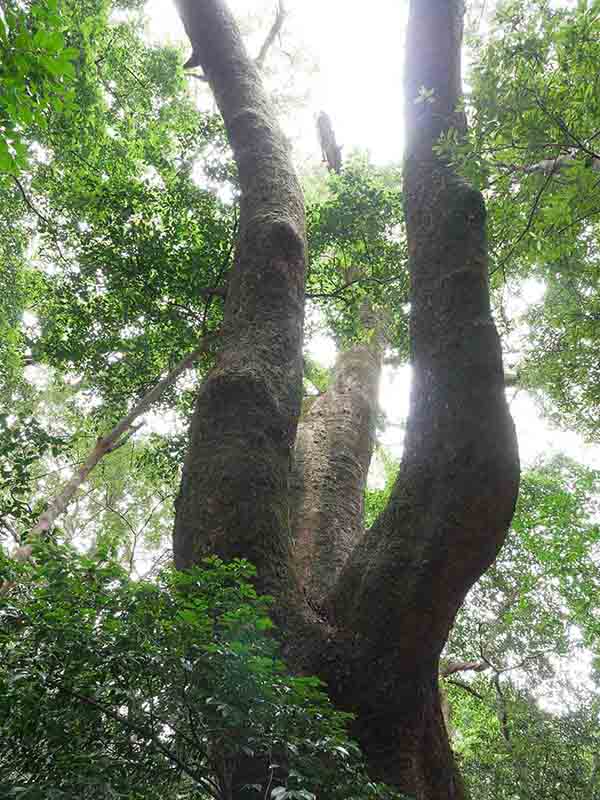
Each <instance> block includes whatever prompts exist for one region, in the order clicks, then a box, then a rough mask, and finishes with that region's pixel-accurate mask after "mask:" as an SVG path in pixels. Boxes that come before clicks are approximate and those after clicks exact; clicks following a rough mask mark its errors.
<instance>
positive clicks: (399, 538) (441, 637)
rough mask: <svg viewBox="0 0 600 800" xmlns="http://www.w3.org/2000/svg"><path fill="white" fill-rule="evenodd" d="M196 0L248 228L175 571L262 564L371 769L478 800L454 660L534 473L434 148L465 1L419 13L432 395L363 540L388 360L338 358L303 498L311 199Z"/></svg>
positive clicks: (412, 156) (414, 405) (364, 355)
mask: <svg viewBox="0 0 600 800" xmlns="http://www.w3.org/2000/svg"><path fill="white" fill-rule="evenodd" d="M178 6H179V8H180V13H181V14H182V18H183V20H184V23H185V25H186V30H187V32H188V34H189V35H190V39H191V40H192V44H193V47H194V58H193V60H194V62H195V63H201V64H202V66H203V67H204V70H205V72H206V76H207V78H208V80H209V82H210V84H211V86H212V88H213V90H214V92H215V95H216V98H217V102H218V103H219V106H220V108H221V110H222V112H223V116H224V119H225V123H226V126H227V130H228V133H229V137H230V141H231V145H232V148H233V151H234V155H235V158H236V161H237V163H238V168H239V171H240V178H241V187H242V200H241V203H242V217H241V223H242V224H241V231H240V241H239V245H238V256H237V260H236V264H235V266H234V271H233V276H232V280H231V284H230V287H231V288H230V291H229V294H228V297H227V303H226V326H227V331H226V333H225V336H224V343H223V349H222V352H221V355H220V358H219V361H218V363H217V366H216V367H215V369H214V370H213V371H212V372H211V374H210V375H209V376H208V377H207V379H206V380H205V382H204V384H203V386H202V388H201V390H200V393H199V398H198V403H197V408H196V412H195V414H194V420H193V423H192V430H191V439H190V447H189V451H188V455H187V458H186V464H185V469H184V476H183V481H182V487H181V492H180V497H179V501H178V508H177V519H176V527H175V540H174V541H175V557H176V563H177V564H178V566H180V567H182V568H184V567H186V566H188V565H190V564H193V563H195V562H196V561H197V560H198V559H199V558H200V556H201V555H202V554H203V553H206V552H217V553H218V554H219V555H221V556H224V557H232V556H244V557H246V558H249V559H250V560H251V561H253V562H254V563H255V564H256V566H257V568H258V570H259V576H260V584H259V585H260V587H261V588H267V589H269V591H270V592H272V593H273V594H275V595H276V596H277V597H278V598H279V609H278V615H279V619H280V622H281V621H283V622H285V621H287V622H288V624H289V626H290V627H289V629H288V632H287V634H288V636H287V642H286V649H287V653H288V656H289V658H290V663H291V664H292V666H293V667H294V668H296V669H301V670H306V671H312V672H317V673H318V674H319V675H321V677H322V678H323V679H324V680H325V681H326V682H327V684H328V687H329V691H330V693H331V696H332V698H333V700H334V702H335V703H336V704H338V705H339V706H340V707H341V708H344V709H346V710H351V711H353V712H354V713H355V715H356V722H355V725H354V731H353V733H354V734H355V735H356V737H357V738H358V740H359V741H360V743H361V745H362V747H363V750H364V752H365V754H366V757H367V760H368V763H369V767H370V770H371V772H372V774H373V776H374V777H376V778H379V779H383V780H386V781H389V782H390V783H392V784H394V785H395V786H397V787H399V788H400V789H402V790H404V791H405V792H406V793H408V794H412V795H414V796H416V797H417V798H418V800H461V799H462V798H463V797H464V789H463V786H462V783H461V781H460V777H459V776H458V774H457V772H456V769H455V766H454V761H453V757H452V753H451V750H450V746H449V743H448V737H447V733H446V729H445V726H444V721H443V717H442V713H441V708H440V699H439V692H438V684H437V675H438V664H439V655H440V652H441V650H442V647H443V645H444V643H445V641H446V638H447V635H448V632H449V630H450V627H451V625H452V623H453V620H454V617H455V615H456V612H457V610H458V607H459V606H460V603H461V602H462V600H463V598H464V596H465V594H466V592H467V591H468V589H469V588H470V586H471V585H472V584H473V583H474V581H475V580H476V579H477V578H478V577H479V575H480V574H481V573H482V572H483V571H484V570H485V569H486V567H487V566H488V565H489V564H490V563H491V562H492V560H493V559H494V557H495V555H496V553H497V551H498V549H499V548H500V546H501V545H502V542H503V540H504V537H505V535H506V531H507V529H508V525H509V523H510V520H511V517H512V513H513V509H514V504H515V500H516V494H517V487H518V475H519V466H518V454H517V448H516V441H515V435H514V428H513V424H512V421H511V419H510V416H509V413H508V409H507V406H506V402H505V397H504V380H503V371H502V362H501V353H500V344H499V340H498V336H497V333H496V330H495V327H494V324H493V321H492V318H491V313H490V304H489V291H488V282H487V254H486V242H485V208H484V204H483V200H482V197H481V195H480V193H479V192H477V191H475V190H473V189H472V188H470V187H469V186H468V185H466V184H465V183H464V182H463V181H461V180H460V179H459V178H458V177H457V176H456V175H455V174H454V173H453V171H452V168H451V167H450V165H449V164H448V163H446V162H445V161H444V160H443V158H440V157H438V156H437V155H436V152H435V149H434V148H435V145H436V142H437V141H438V139H439V137H440V135H442V134H444V133H445V132H447V131H448V130H450V129H452V128H454V129H456V130H457V131H458V132H459V133H460V132H461V131H463V130H464V117H463V115H461V114H459V113H457V110H456V109H457V107H458V104H459V102H460V51H461V39H462V16H463V8H462V0H412V2H411V9H410V20H409V28H408V47H407V68H406V93H405V97H406V120H407V150H406V160H405V177H404V185H405V211H406V221H407V235H408V246H409V268H410V274H411V285H412V289H411V292H412V294H411V343H412V364H413V386H412V393H411V403H410V414H409V421H408V426H407V434H406V444H405V452H404V457H403V460H402V464H401V468H400V472H399V476H398V480H397V483H396V486H395V488H394V491H393V495H392V497H391V500H390V502H389V505H388V507H387V508H386V510H385V511H384V512H383V514H382V515H381V517H380V518H379V520H377V522H376V524H375V525H374V526H373V528H372V530H370V531H368V532H366V533H363V531H362V502H363V500H362V498H363V492H364V485H365V480H366V474H367V470H368V464H369V460H370V454H371V452H372V444H373V424H372V422H373V413H374V408H375V391H376V385H377V374H378V364H377V358H376V357H374V354H373V353H370V352H369V351H368V349H367V348H362V349H361V348H358V349H355V350H354V351H351V352H350V353H347V354H343V355H342V356H341V358H340V360H339V362H338V366H337V369H336V377H335V380H334V382H333V384H332V387H331V389H330V390H329V391H328V392H327V393H326V395H325V396H323V397H321V398H320V399H319V400H318V401H317V402H316V403H315V405H314V407H313V409H312V410H311V412H310V413H309V415H308V416H307V419H306V420H305V421H304V422H303V426H302V428H301V432H300V435H299V437H298V443H297V446H296V449H297V466H296V471H295V473H294V481H293V482H292V483H293V488H294V491H289V489H288V483H289V482H290V481H289V479H290V449H291V447H292V444H293V442H294V437H295V431H296V423H297V417H298V412H299V407H300V389H301V386H300V363H301V362H300V350H301V331H302V288H303V274H304V271H303V270H304V262H303V238H302V237H303V226H302V207H301V198H300V193H299V189H298V186H297V182H296V179H295V177H294V174H293V170H292V168H291V166H290V162H289V158H288V154H287V149H286V145H285V140H284V138H283V137H282V135H281V133H280V132H279V129H278V128H277V126H276V124H275V122H274V120H273V116H272V111H271V109H270V107H269V104H268V101H267V98H266V96H265V94H264V92H263V90H262V89H261V87H260V80H259V77H258V74H257V72H256V69H255V67H254V65H253V64H252V63H251V62H250V61H249V59H248V58H247V56H246V55H245V53H244V51H243V48H242V45H241V43H240V40H239V35H238V34H237V32H236V30H235V27H234V24H233V22H232V20H231V17H230V16H229V15H228V13H227V12H226V10H225V8H224V6H223V5H222V2H221V0H178ZM299 480H302V481H303V483H301V484H300V486H299V485H298V481H299ZM290 509H291V511H292V512H293V516H294V519H293V521H292V524H291V526H290V523H289V511H290ZM292 532H293V534H294V536H293V542H292ZM291 605H293V608H292V609H291V608H290V606H291ZM315 612H316V613H315ZM234 783H237V784H238V785H240V784H241V783H243V781H235V782H234ZM267 794H268V792H267Z"/></svg>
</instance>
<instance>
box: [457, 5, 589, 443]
mask: <svg viewBox="0 0 600 800" xmlns="http://www.w3.org/2000/svg"><path fill="white" fill-rule="evenodd" d="M599 27H600V6H599V5H598V3H596V2H589V3H588V2H583V3H578V4H574V3H571V4H565V3H554V2H549V0H510V1H509V2H502V3H499V4H498V6H497V14H496V17H495V20H494V22H493V24H492V26H491V32H490V33H487V34H486V35H481V36H478V37H472V40H471V45H472V48H473V53H472V61H473V65H472V69H471V72H470V78H469V82H470V89H471V91H470V93H469V95H468V96H467V99H466V107H467V112H468V115H469V119H470V123H471V129H470V136H469V139H468V141H466V142H463V143H460V144H459V143H457V142H456V141H453V140H452V139H451V138H449V139H448V140H447V141H446V142H444V143H443V144H442V145H441V147H442V150H445V151H448V152H449V153H451V155H452V157H453V158H454V159H455V160H456V161H457V162H458V163H459V165H460V167H461V169H462V170H463V172H464V173H465V175H466V176H467V177H468V178H469V179H470V180H471V181H473V182H474V183H475V184H476V185H478V186H479V187H481V189H482V190H483V191H484V193H485V196H486V202H487V207H488V230H489V237H490V244H491V274H492V283H493V285H494V286H495V287H497V288H498V290H499V291H498V293H497V301H498V303H499V304H502V303H503V298H502V293H501V291H500V289H502V288H506V286H508V288H509V289H510V290H511V291H513V292H517V293H518V292H519V290H520V289H519V283H520V282H521V281H522V280H523V278H534V279H535V280H536V281H537V282H538V283H541V284H542V285H543V286H545V288H546V292H545V294H544V297H543V299H542V301H540V302H537V303H536V304H535V305H534V306H533V307H532V308H531V309H530V310H529V312H528V314H527V315H526V317H525V319H524V320H523V321H522V322H523V323H524V326H526V327H525V328H524V331H523V333H524V335H523V336H522V339H521V341H522V343H521V344H520V347H519V349H520V351H521V352H520V361H521V363H520V365H519V370H518V372H519V381H520V383H521V385H523V386H526V387H527V388H529V389H532V390H535V391H537V393H538V396H539V397H540V399H541V400H542V402H543V405H544V409H545V411H546V413H547V414H549V415H550V416H551V417H552V418H553V419H554V420H555V421H558V422H560V423H561V424H563V425H565V426H567V427H571V428H573V427H575V428H577V429H578V430H580V431H581V432H582V433H584V434H585V435H586V436H588V437H590V438H593V439H597V438H598V436H599V435H600V434H599V433H598V424H597V423H598V419H600V413H599V412H600V389H599V387H600V375H599V373H598V360H597V358H596V353H597V347H598V340H599V338H600V327H599V321H600V314H599V300H598V290H599V287H598V275H599V274H600V273H599V265H598V236H599V232H600V228H599V222H600V205H599V204H598V200H597V198H598V185H599V181H600V147H599V146H598V143H599V141H600V140H599V139H598V136H599V132H600V91H599V86H598V67H597V65H598V63H599V60H600V38H599V37H598V29H599ZM526 299H527V298H526ZM511 327H513V328H514V321H513V323H512V324H511V322H510V321H509V322H508V331H507V332H509V333H510V332H511ZM523 345H524V346H523Z"/></svg>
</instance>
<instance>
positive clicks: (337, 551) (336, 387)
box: [292, 345, 381, 613]
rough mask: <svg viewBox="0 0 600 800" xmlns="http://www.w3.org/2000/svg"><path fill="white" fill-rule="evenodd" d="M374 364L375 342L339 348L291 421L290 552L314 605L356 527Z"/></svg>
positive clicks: (373, 405) (377, 364)
mask: <svg viewBox="0 0 600 800" xmlns="http://www.w3.org/2000/svg"><path fill="white" fill-rule="evenodd" d="M380 372H381V351H380V349H379V348H378V347H367V346H365V345H358V346H356V347H354V348H352V349H351V350H349V351H348V352H345V353H341V354H340V356H339V357H338V359H337V363H336V366H335V370H334V375H333V380H332V383H331V386H330V387H329V388H328V390H327V392H325V393H324V394H323V395H321V396H320V397H319V398H317V400H315V402H314V403H313V404H312V406H311V408H310V411H309V412H308V413H307V415H306V418H305V419H304V421H303V422H302V423H301V425H300V427H299V429H298V436H297V439H296V451H295V469H294V492H293V495H292V522H293V525H292V532H293V554H292V555H293V563H294V566H295V568H296V574H297V577H298V580H299V584H300V586H301V588H302V590H303V592H304V594H305V596H306V598H307V601H308V602H309V603H310V604H311V605H312V606H313V608H315V609H316V610H318V611H319V612H320V613H325V609H324V608H323V607H322V606H323V602H324V600H325V598H326V596H327V595H328V594H329V592H330V591H331V588H332V587H333V586H334V584H335V582H336V580H337V578H338V576H339V574H340V572H341V570H342V567H343V566H344V564H345V562H346V560H347V559H348V557H349V555H350V553H351V552H352V550H353V549H354V546H355V545H356V543H357V542H358V540H359V539H360V538H361V536H362V534H363V531H364V521H363V517H364V493H365V487H366V483H367V473H368V471H369V465H370V463H371V456H372V455H373V447H374V444H375V417H376V412H377V392H378V389H379V375H380Z"/></svg>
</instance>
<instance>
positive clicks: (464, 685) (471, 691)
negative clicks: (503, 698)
mask: <svg viewBox="0 0 600 800" xmlns="http://www.w3.org/2000/svg"><path fill="white" fill-rule="evenodd" d="M446 683H451V684H452V686H458V688H459V689H464V691H465V692H468V693H469V694H472V695H473V697H476V698H477V699H478V700H485V697H484V696H483V695H482V694H479V692H477V691H476V690H475V689H473V688H472V687H471V686H469V684H468V683H463V682H462V681H457V680H456V678H446Z"/></svg>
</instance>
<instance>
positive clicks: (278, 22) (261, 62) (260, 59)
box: [254, 0, 287, 69]
mask: <svg viewBox="0 0 600 800" xmlns="http://www.w3.org/2000/svg"><path fill="white" fill-rule="evenodd" d="M286 16H287V11H286V9H285V6H284V4H283V0H279V3H278V5H277V13H276V14H275V21H274V22H273V25H272V26H271V30H270V31H269V33H268V34H267V38H266V39H265V41H264V42H263V46H262V47H261V48H260V52H259V54H258V56H257V57H256V61H255V62H254V63H255V64H256V66H257V67H258V68H259V69H263V67H264V66H265V60H266V58H267V55H268V53H269V50H270V49H271V45H272V44H273V42H274V41H275V39H276V38H277V36H279V34H280V33H281V29H282V27H283V23H284V22H285V18H286Z"/></svg>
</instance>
